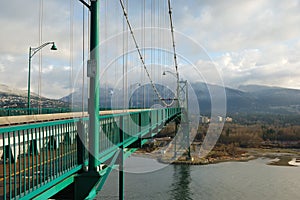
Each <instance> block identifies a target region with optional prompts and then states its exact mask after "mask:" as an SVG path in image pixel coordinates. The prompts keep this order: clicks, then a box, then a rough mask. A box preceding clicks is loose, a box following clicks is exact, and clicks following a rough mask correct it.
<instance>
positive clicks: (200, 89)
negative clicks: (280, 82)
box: [191, 83, 300, 114]
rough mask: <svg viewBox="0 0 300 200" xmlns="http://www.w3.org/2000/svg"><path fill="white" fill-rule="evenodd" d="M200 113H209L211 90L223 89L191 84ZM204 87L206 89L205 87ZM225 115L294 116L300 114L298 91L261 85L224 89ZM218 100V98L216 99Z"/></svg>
mask: <svg viewBox="0 0 300 200" xmlns="http://www.w3.org/2000/svg"><path fill="white" fill-rule="evenodd" d="M191 85H192V88H193V89H194V91H195V93H196V94H197V98H198V102H199V106H200V108H201V107H202V111H204V112H206V113H209V112H210V104H211V100H210V98H208V97H210V93H209V91H208V87H209V88H210V89H211V90H213V91H214V90H222V88H223V87H221V86H218V85H210V84H204V83H192V84H191ZM205 86H206V87H205ZM224 89H225V93H226V101H227V102H226V105H227V113H247V114H250V113H273V114H275V113H276V114H295V113H299V112H300V90H297V89H288V88H280V87H271V86H263V85H242V86H240V87H239V88H238V89H232V88H229V87H225V88H224ZM216 98H218V97H216Z"/></svg>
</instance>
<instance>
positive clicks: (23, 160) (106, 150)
mask: <svg viewBox="0 0 300 200" xmlns="http://www.w3.org/2000/svg"><path fill="white" fill-rule="evenodd" d="M180 112H181V111H180V108H166V109H157V110H150V109H149V110H143V111H140V112H131V113H121V114H110V115H104V116H100V130H99V134H100V137H99V151H98V152H97V154H98V155H97V156H96V157H97V158H98V159H99V161H100V163H103V162H104V161H106V160H108V159H109V158H111V157H112V156H113V155H114V153H115V152H116V151H118V148H119V147H120V146H121V145H123V147H124V148H125V147H129V146H130V145H131V144H133V143H134V142H136V141H138V140H143V138H147V137H148V138H149V136H152V134H153V133H154V132H155V133H156V132H157V131H159V130H160V129H161V128H162V127H163V126H164V124H165V123H166V122H167V121H168V120H170V119H171V118H173V117H175V116H177V115H178V114H180ZM87 132H88V118H83V119H78V118H77V119H68V120H58V121H51V122H42V123H36V124H26V125H18V126H9V127H1V128H0V156H1V167H0V199H14V198H18V199H19V198H20V199H22V198H26V199H29V198H33V197H35V196H37V195H39V194H41V193H43V192H45V191H46V190H47V189H49V188H50V187H52V186H54V185H55V184H57V183H58V182H59V181H62V180H63V179H65V178H67V177H69V176H72V175H73V174H76V173H78V172H79V170H80V169H82V166H83V165H86V164H87V158H88V156H87V154H86V153H87V151H85V148H84V146H85V147H87V146H88V145H87V138H88V134H87ZM120 132H122V133H124V138H122V139H123V142H122V141H121V138H120V134H119V133H120Z"/></svg>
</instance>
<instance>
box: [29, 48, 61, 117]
mask: <svg viewBox="0 0 300 200" xmlns="http://www.w3.org/2000/svg"><path fill="white" fill-rule="evenodd" d="M49 44H52V46H51V49H50V50H57V47H56V45H55V43H54V42H46V43H44V44H42V45H41V46H39V47H36V48H35V47H29V62H28V84H27V87H28V88H27V109H28V114H29V113H30V74H31V58H32V57H33V56H34V55H35V54H36V53H37V52H38V51H39V50H41V49H42V48H44V47H45V46H47V45H49Z"/></svg>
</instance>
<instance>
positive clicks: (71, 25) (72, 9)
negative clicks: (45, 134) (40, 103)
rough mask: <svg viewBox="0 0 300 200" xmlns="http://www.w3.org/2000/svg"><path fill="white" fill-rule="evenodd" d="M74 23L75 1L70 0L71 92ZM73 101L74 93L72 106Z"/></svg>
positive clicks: (71, 81)
mask: <svg viewBox="0 0 300 200" xmlns="http://www.w3.org/2000/svg"><path fill="white" fill-rule="evenodd" d="M73 23H74V1H73V0H70V58H69V59H70V60H69V64H70V94H72V92H73V91H72V88H73ZM72 102H73V95H72V99H71V102H70V103H71V104H70V105H69V106H70V109H71V106H72Z"/></svg>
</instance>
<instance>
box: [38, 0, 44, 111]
mask: <svg viewBox="0 0 300 200" xmlns="http://www.w3.org/2000/svg"><path fill="white" fill-rule="evenodd" d="M43 4H44V1H43V0H40V7H39V46H41V44H42V41H43V18H44V5H43ZM42 55H43V51H42V49H41V50H40V51H39V73H38V105H37V106H38V112H40V108H41V91H42V65H43V60H42Z"/></svg>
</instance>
